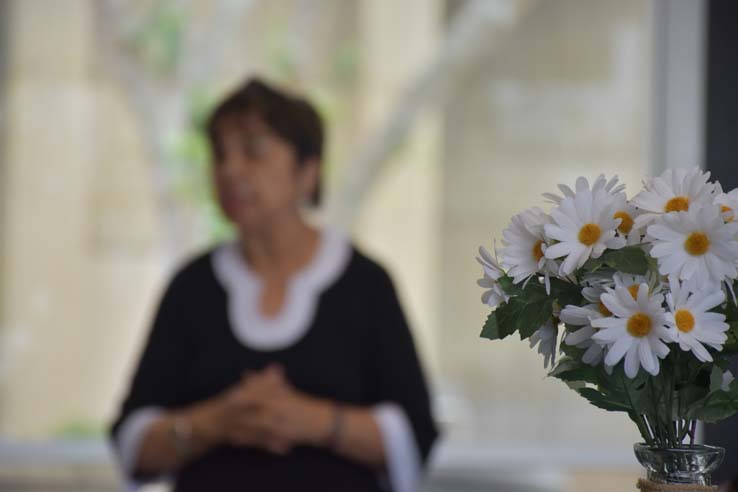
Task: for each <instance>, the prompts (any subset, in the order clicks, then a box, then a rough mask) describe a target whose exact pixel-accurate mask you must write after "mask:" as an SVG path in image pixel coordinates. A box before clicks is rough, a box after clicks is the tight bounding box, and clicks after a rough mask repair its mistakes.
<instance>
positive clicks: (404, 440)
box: [373, 403, 422, 492]
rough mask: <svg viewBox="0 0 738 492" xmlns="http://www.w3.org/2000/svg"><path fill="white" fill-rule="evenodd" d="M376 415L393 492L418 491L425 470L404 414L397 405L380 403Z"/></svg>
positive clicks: (413, 435)
mask: <svg viewBox="0 0 738 492" xmlns="http://www.w3.org/2000/svg"><path fill="white" fill-rule="evenodd" d="M373 413H374V418H375V419H376V421H377V425H378V426H379V430H380V432H381V433H382V441H383V443H384V451H385V455H386V456H387V470H388V472H389V480H390V484H391V485H392V490H393V492H417V491H418V490H419V488H420V479H421V471H422V466H421V461H420V452H419V450H418V445H417V442H416V440H415V434H414V433H413V429H412V427H411V426H410V421H409V420H408V418H407V415H406V414H405V411H404V410H403V409H402V408H401V407H400V406H399V405H397V404H396V403H380V404H379V405H376V406H375V407H374V409H373Z"/></svg>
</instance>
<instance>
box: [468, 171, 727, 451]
mask: <svg viewBox="0 0 738 492" xmlns="http://www.w3.org/2000/svg"><path fill="white" fill-rule="evenodd" d="M709 177H710V175H709V173H703V172H701V171H700V170H698V169H694V170H689V171H687V170H668V171H666V172H665V173H664V174H662V175H661V176H659V177H656V178H653V179H650V180H648V181H647V182H646V183H644V189H643V190H642V191H640V192H639V193H638V194H637V195H635V196H634V197H633V198H632V199H630V200H628V199H627V198H626V195H625V193H624V192H623V190H624V188H625V186H624V185H622V184H618V179H617V177H615V178H612V179H610V180H606V179H605V178H604V177H603V176H600V177H598V178H597V179H596V180H595V181H594V183H592V185H591V186H590V184H589V182H588V181H587V180H586V179H584V178H579V179H578V180H577V182H576V186H575V189H571V188H569V187H568V186H565V185H559V190H560V191H561V195H558V194H551V193H546V194H544V197H545V198H547V200H548V201H550V202H551V203H552V204H553V208H552V209H551V211H550V212H548V213H546V212H544V211H542V210H540V209H538V208H532V209H529V210H526V211H524V212H522V213H520V214H518V215H516V216H514V217H513V218H512V220H511V222H510V225H509V226H508V227H507V228H506V229H505V230H504V232H503V239H502V245H501V247H500V248H499V250H497V248H495V249H496V251H495V254H494V255H492V254H490V253H489V252H488V251H487V250H485V249H484V248H480V250H479V253H480V256H479V257H478V258H477V259H478V261H479V262H480V263H481V264H482V267H483V269H484V277H483V278H482V279H480V280H479V281H478V283H479V285H480V286H481V287H483V288H484V289H485V291H484V293H483V295H482V301H483V302H484V303H485V304H487V305H488V306H489V307H491V308H492V309H493V311H492V313H491V314H490V315H489V317H488V318H487V321H486V323H485V325H484V328H483V330H482V335H481V336H482V337H484V338H489V339H493V340H494V339H502V338H505V337H507V336H509V335H511V334H513V333H515V332H517V333H518V334H519V335H520V338H521V340H525V339H529V340H530V346H531V347H532V348H534V347H537V350H538V352H539V353H541V354H542V355H543V357H544V365H545V366H546V367H550V368H551V370H550V373H549V375H551V376H553V377H556V378H558V379H561V380H563V381H564V382H566V383H567V385H569V386H570V387H571V388H572V389H574V390H576V391H577V392H578V393H579V394H580V395H582V396H583V397H585V398H586V399H587V400H589V402H590V403H592V404H593V405H595V406H597V407H599V408H603V409H605V410H610V411H623V412H627V413H628V415H629V416H630V418H631V419H632V420H633V421H634V422H635V423H636V425H637V426H638V429H639V431H640V432H641V434H642V436H643V438H644V439H645V441H646V443H647V444H649V445H654V446H660V447H661V446H663V447H679V446H680V445H681V443H682V442H684V440H685V439H686V438H687V436H689V437H690V439H691V441H693V440H694V432H695V424H696V421H698V420H703V421H707V422H714V421H717V420H720V419H723V418H726V417H729V416H730V415H732V414H734V413H735V412H736V411H738V381H735V380H734V378H733V376H732V375H731V374H730V372H729V371H728V370H727V368H728V359H727V357H728V356H729V355H731V354H736V353H738V307H737V306H736V297H735V290H736V287H738V282H736V278H738V216H736V215H734V214H735V213H737V212H738V189H735V190H733V191H731V192H730V193H724V192H723V191H722V188H721V186H720V184H719V183H717V182H710V181H709ZM734 218H735V219H736V220H735V221H734ZM557 355H558V356H559V357H557Z"/></svg>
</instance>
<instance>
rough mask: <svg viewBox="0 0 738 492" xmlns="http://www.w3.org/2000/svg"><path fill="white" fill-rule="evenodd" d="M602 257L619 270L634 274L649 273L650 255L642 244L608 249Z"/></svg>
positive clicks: (608, 264) (611, 266) (606, 262)
mask: <svg viewBox="0 0 738 492" xmlns="http://www.w3.org/2000/svg"><path fill="white" fill-rule="evenodd" d="M602 258H603V261H604V262H605V264H606V265H607V266H609V267H610V268H614V269H615V270H617V271H619V272H623V273H631V274H634V275H645V274H646V273H648V255H646V252H645V251H643V250H642V249H641V247H640V246H626V247H624V248H621V249H616V250H611V251H607V252H606V253H605V254H603V255H602Z"/></svg>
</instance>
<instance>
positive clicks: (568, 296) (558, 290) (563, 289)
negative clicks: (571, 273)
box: [551, 278, 584, 308]
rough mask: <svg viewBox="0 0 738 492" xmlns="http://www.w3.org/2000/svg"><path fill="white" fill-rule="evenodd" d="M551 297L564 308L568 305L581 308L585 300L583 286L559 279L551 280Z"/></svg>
mask: <svg viewBox="0 0 738 492" xmlns="http://www.w3.org/2000/svg"><path fill="white" fill-rule="evenodd" d="M551 297H554V298H555V299H556V300H557V301H558V302H559V306H561V307H562V308H563V307H565V306H568V305H574V306H580V305H581V304H582V300H583V299H584V298H583V297H582V288H581V286H579V285H577V284H573V283H571V282H566V281H564V280H561V279H558V278H552V279H551Z"/></svg>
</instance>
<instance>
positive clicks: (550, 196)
mask: <svg viewBox="0 0 738 492" xmlns="http://www.w3.org/2000/svg"><path fill="white" fill-rule="evenodd" d="M556 186H557V187H558V188H559V190H561V193H562V195H563V196H562V195H557V194H555V193H543V197H544V198H546V201H547V202H550V203H553V204H554V205H558V204H559V203H561V200H563V199H564V198H567V197H568V198H574V191H573V190H572V189H571V188H569V187H568V186H567V185H565V184H559V185H556ZM576 186H577V191H579V189H580V187H581V188H582V189H584V188H587V189H588V188H589V183H588V182H587V180H586V179H585V178H581V177H580V178H579V179H577V184H576ZM624 189H625V184H620V185H618V177H617V176H613V177H612V178H610V180H609V181H608V180H607V179H605V175H604V174H600V175H599V176H597V179H595V180H594V183H592V192H593V193H594V192H596V191H599V190H604V191H606V192H608V193H611V194H615V193H620V192H621V191H623V190H624Z"/></svg>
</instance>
